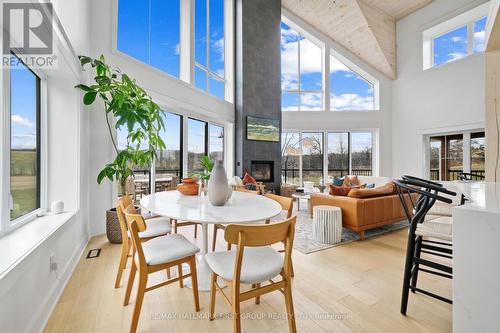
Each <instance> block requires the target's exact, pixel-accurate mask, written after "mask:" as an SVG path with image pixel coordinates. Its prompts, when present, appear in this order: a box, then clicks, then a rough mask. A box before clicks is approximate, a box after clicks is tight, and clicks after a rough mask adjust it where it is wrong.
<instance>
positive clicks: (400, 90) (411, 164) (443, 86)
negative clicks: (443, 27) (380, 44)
mask: <svg viewBox="0 0 500 333" xmlns="http://www.w3.org/2000/svg"><path fill="white" fill-rule="evenodd" d="M484 2H485V1H471V0H438V1H434V2H432V3H431V4H430V5H428V6H426V7H424V8H422V9H421V10H419V11H417V12H415V13H413V14H412V15H409V16H408V17H406V18H404V19H402V20H400V21H398V23H397V59H398V64H397V68H398V78H397V79H396V80H395V81H394V82H393V91H392V117H393V118H392V138H393V141H392V156H393V176H399V175H401V174H414V175H418V176H427V175H424V159H425V156H424V155H425V154H424V138H423V136H424V134H431V133H436V134H437V133H443V132H449V131H454V130H462V129H478V128H481V127H484V119H485V57H484V54H479V55H473V56H470V57H468V58H465V59H461V60H458V61H455V62H452V63H448V64H445V65H442V66H440V67H436V68H431V69H429V70H426V71H423V70H422V58H423V57H422V31H423V30H425V29H427V28H429V27H431V26H433V25H435V24H438V23H441V22H443V21H445V20H447V19H449V18H451V17H453V16H455V15H457V14H459V13H461V12H464V11H466V10H468V9H471V8H473V7H475V6H477V5H479V4H481V3H484ZM384 158H385V157H384Z"/></svg>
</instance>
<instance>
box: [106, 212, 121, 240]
mask: <svg viewBox="0 0 500 333" xmlns="http://www.w3.org/2000/svg"><path fill="white" fill-rule="evenodd" d="M106 237H107V238H108V240H109V242H110V243H112V244H121V243H122V232H121V230H120V222H118V215H117V213H116V208H111V209H109V210H107V211H106Z"/></svg>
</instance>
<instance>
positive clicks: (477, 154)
mask: <svg viewBox="0 0 500 333" xmlns="http://www.w3.org/2000/svg"><path fill="white" fill-rule="evenodd" d="M485 153H486V137H485V135H484V132H479V133H472V134H471V137H470V173H472V174H473V175H477V176H480V177H484V174H485V170H486V168H485V162H486V159H485Z"/></svg>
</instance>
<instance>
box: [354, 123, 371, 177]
mask: <svg viewBox="0 0 500 333" xmlns="http://www.w3.org/2000/svg"><path fill="white" fill-rule="evenodd" d="M372 154H373V137H372V133H371V132H354V133H351V163H352V173H353V174H355V175H358V176H371V175H372V171H373V170H372V163H373V155H372Z"/></svg>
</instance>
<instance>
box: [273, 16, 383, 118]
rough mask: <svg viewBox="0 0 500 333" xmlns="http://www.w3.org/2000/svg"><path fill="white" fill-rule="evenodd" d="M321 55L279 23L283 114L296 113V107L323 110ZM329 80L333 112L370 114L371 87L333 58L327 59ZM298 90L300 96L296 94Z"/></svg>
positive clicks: (311, 45)
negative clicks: (368, 111) (356, 111)
mask: <svg viewBox="0 0 500 333" xmlns="http://www.w3.org/2000/svg"><path fill="white" fill-rule="evenodd" d="M322 53H323V52H322V48H321V47H320V46H317V45H315V44H314V43H313V42H312V41H310V40H308V39H307V38H305V37H303V36H302V35H300V34H299V33H298V32H296V31H295V30H293V29H292V28H290V27H289V26H288V25H287V24H285V23H284V22H282V23H281V88H282V91H283V94H282V109H283V110H284V111H296V110H298V108H299V105H300V110H301V111H321V110H323V109H324V107H323V104H324V103H323V94H322V90H323V80H322V75H323V74H322V72H323V70H322ZM299 54H300V56H299ZM299 57H300V64H299ZM329 76H330V103H331V108H332V110H334V111H344V110H373V107H374V97H373V87H372V85H371V84H370V83H368V82H367V81H366V80H364V79H363V78H362V77H361V76H359V75H358V74H357V73H355V72H354V71H352V70H351V69H349V68H348V67H347V66H346V65H345V64H343V63H342V62H340V61H338V60H337V59H335V58H334V57H333V56H332V57H331V58H330V73H329ZM299 82H300V87H299ZM298 90H300V91H301V93H298V92H296V91H298ZM302 91H304V92H302Z"/></svg>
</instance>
